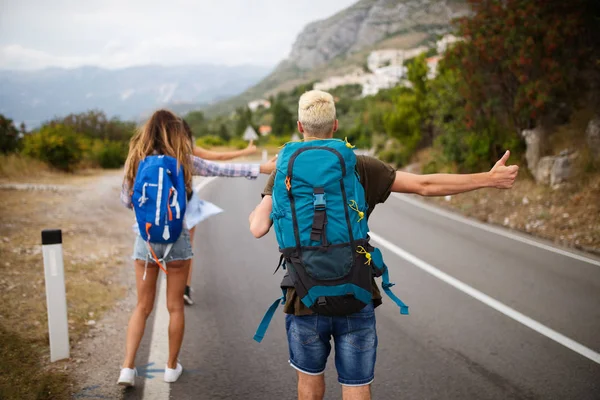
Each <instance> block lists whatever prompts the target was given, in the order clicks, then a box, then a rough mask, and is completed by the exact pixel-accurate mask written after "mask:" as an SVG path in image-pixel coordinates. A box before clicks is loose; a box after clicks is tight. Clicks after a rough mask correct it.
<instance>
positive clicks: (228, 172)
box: [117, 110, 274, 386]
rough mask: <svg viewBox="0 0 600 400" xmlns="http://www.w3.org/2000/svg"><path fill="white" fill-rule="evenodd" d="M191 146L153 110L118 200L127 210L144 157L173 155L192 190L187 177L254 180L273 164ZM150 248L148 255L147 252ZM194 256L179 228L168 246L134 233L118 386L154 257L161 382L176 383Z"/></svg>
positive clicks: (138, 335) (128, 365)
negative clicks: (163, 337)
mask: <svg viewBox="0 0 600 400" xmlns="http://www.w3.org/2000/svg"><path fill="white" fill-rule="evenodd" d="M192 152H193V144H192V138H191V136H190V133H189V130H188V129H186V127H185V125H184V122H183V120H182V119H181V118H179V117H177V116H176V115H175V114H173V113H172V112H170V111H167V110H159V111H156V112H155V113H154V114H153V115H152V116H151V117H150V119H149V120H148V121H147V122H146V123H145V124H144V125H143V126H142V127H141V128H140V129H139V130H138V131H137V132H136V134H135V135H134V136H133V138H132V139H131V142H130V145H129V154H128V156H127V161H126V163H125V179H124V182H123V189H122V192H121V200H122V202H123V203H124V205H125V206H126V207H128V208H133V207H132V202H131V195H132V192H131V188H133V185H134V183H135V178H136V173H137V169H138V165H139V163H140V162H141V161H142V160H143V159H144V158H145V157H147V156H149V155H154V154H157V155H167V156H171V157H174V158H176V159H177V161H178V162H179V164H180V165H181V166H182V167H183V173H184V179H185V188H186V192H187V195H188V198H189V196H190V195H191V194H192V176H193V175H203V176H230V177H246V178H249V179H255V178H256V177H257V176H258V175H259V173H265V174H270V173H271V171H272V170H273V169H274V162H273V161H269V162H267V163H265V164H261V165H258V164H235V165H231V164H230V165H227V164H223V165H221V164H216V163H212V162H209V161H205V160H203V159H201V158H198V157H195V156H194V155H193V153H192ZM149 247H151V248H152V250H153V253H152V256H151V255H150V254H149V253H150V252H151V250H150V249H149ZM192 257H193V253H192V246H191V241H190V233H189V231H188V230H187V229H185V228H184V230H183V232H182V233H181V235H180V236H179V238H178V239H177V241H176V242H175V243H174V244H172V246H171V247H170V248H168V249H167V248H166V245H164V244H160V243H154V244H153V243H152V242H150V243H146V242H145V241H144V240H143V239H142V237H141V236H140V234H139V233H138V235H137V236H136V239H135V244H134V249H133V259H134V267H135V273H136V288H137V305H136V307H135V310H134V311H133V315H132V316H131V318H130V320H129V324H128V327H127V339H126V350H125V360H124V361H123V366H122V369H121V373H120V376H119V380H118V382H117V383H118V384H119V385H123V386H133V385H134V384H135V376H136V374H137V372H136V370H135V356H136V353H137V350H138V347H139V345H140V341H141V339H142V337H143V335H144V329H145V326H146V320H147V318H148V316H149V315H150V313H151V312H152V308H153V306H154V296H155V293H156V281H157V277H158V273H159V266H158V264H156V262H154V259H158V260H163V261H164V263H165V265H166V269H167V270H168V275H167V309H168V311H169V358H168V361H167V365H166V367H165V375H164V380H165V382H175V381H177V379H178V378H179V377H180V376H181V373H182V371H183V367H182V366H181V364H180V363H179V362H178V356H179V350H180V348H181V343H182V341H183V332H184V326H185V319H184V300H183V294H184V291H185V287H186V283H187V279H188V276H189V270H190V264H191V259H192Z"/></svg>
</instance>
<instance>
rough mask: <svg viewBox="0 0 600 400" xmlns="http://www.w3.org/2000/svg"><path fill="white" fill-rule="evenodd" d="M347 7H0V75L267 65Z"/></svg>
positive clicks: (234, 1) (333, 3) (24, 2)
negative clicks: (316, 23)
mask: <svg viewBox="0 0 600 400" xmlns="http://www.w3.org/2000/svg"><path fill="white" fill-rule="evenodd" d="M354 1H355V0H327V1H326V2H325V1H322V0H303V1H302V2H301V4H299V3H297V2H289V3H288V2H283V1H281V0H256V1H253V2H252V6H250V5H249V3H250V2H248V1H247V0H219V1H212V0H211V1H208V0H205V1H202V0H172V1H171V2H169V3H165V2H164V1H157V0H144V1H142V0H128V1H121V0H90V1H71V0H54V1H53V2H51V3H44V4H42V3H40V2H39V1H36V0H3V1H2V5H3V12H2V13H0V68H4V69H38V68H43V67H47V66H57V67H66V68H72V67H77V66H82V65H94V66H100V67H105V68H123V67H128V66H133V65H144V64H161V65H181V64H199V63H211V64H226V65H234V64H260V65H269V66H270V65H274V64H276V63H277V62H279V61H280V60H282V59H283V58H285V56H287V54H289V51H290V48H291V45H292V43H293V41H294V39H295V38H296V35H297V34H298V33H299V32H300V30H301V29H302V28H303V27H304V26H305V25H306V24H308V23H309V22H311V21H313V20H315V19H321V18H325V17H327V16H329V15H331V14H333V13H334V12H336V11H338V10H340V9H342V8H344V7H346V6H348V5H350V4H351V3H353V2H354ZM50 4H51V5H50Z"/></svg>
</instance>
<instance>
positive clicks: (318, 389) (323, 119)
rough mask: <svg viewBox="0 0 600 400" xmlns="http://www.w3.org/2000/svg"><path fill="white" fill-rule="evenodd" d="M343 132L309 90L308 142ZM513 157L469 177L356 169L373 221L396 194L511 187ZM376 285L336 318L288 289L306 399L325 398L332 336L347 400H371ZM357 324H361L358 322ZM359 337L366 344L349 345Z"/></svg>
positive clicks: (301, 394) (256, 217) (261, 230)
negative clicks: (355, 308)
mask: <svg viewBox="0 0 600 400" xmlns="http://www.w3.org/2000/svg"><path fill="white" fill-rule="evenodd" d="M337 129H338V121H337V119H336V111H335V104H334V101H333V97H332V96H331V95H330V94H328V93H326V92H322V91H309V92H306V93H304V94H303V95H302V97H300V101H299V108H298V130H299V131H300V133H302V134H303V135H304V139H305V140H318V139H329V138H332V137H333V134H334V132H336V130H337ZM509 155H510V153H509V152H508V151H507V152H506V153H505V154H504V156H502V158H501V159H500V160H499V161H498V162H497V163H496V165H495V166H494V167H493V168H492V169H491V170H490V171H489V172H485V173H479V174H463V175H461V174H431V175H416V174H410V173H407V172H402V171H395V170H394V169H393V168H391V167H390V166H388V165H386V164H384V163H383V162H381V161H379V160H377V159H375V158H372V157H366V156H358V157H357V162H356V171H357V173H358V175H359V177H360V183H361V185H362V186H363V187H364V191H365V200H366V202H367V204H368V209H367V218H368V217H369V215H370V213H371V212H372V211H373V209H374V208H375V206H376V205H377V204H379V203H383V202H384V201H385V200H386V199H387V198H388V197H389V195H390V193H391V192H397V193H416V194H419V195H422V196H444V195H451V194H457V193H463V192H467V191H471V190H475V189H479V188H484V187H495V188H499V189H508V188H511V187H512V186H513V183H514V181H515V178H516V176H517V173H518V170H519V168H518V167H517V166H515V165H512V166H506V165H505V164H506V161H507V159H508V157H509ZM323 173H326V171H323ZM274 180H275V175H274V174H271V177H270V179H269V181H268V183H267V185H266V187H265V189H264V192H263V199H262V201H261V202H260V204H259V205H258V206H257V207H256V209H255V210H254V211H253V212H252V213H251V214H250V217H249V222H250V231H251V232H252V234H253V235H254V236H255V237H257V238H260V237H262V236H264V235H266V234H267V233H268V232H269V230H270V228H271V226H272V224H273V221H272V220H271V211H272V205H273V200H272V193H273V183H274ZM372 285H373V296H372V304H369V305H367V306H366V307H364V309H363V310H361V311H359V312H358V313H356V314H352V315H350V316H334V317H326V316H323V315H318V314H315V313H314V312H313V311H312V310H311V309H309V308H307V307H306V306H305V305H304V304H303V303H302V302H301V301H300V299H299V296H298V295H297V294H296V290H295V289H294V288H288V289H287V293H286V301H285V307H284V312H285V313H286V314H287V315H286V329H287V336H288V346H289V353H290V359H289V363H290V365H291V366H292V367H294V368H295V369H296V370H297V374H298V398H299V399H300V400H305V399H306V400H308V399H311V400H312V399H323V396H324V395H325V379H324V375H323V373H324V370H325V364H326V362H327V358H328V356H329V353H330V350H331V344H330V341H329V337H330V336H333V337H334V338H335V341H334V343H335V346H336V368H337V371H338V381H339V382H340V383H341V384H342V385H343V386H342V395H343V399H344V400H368V399H370V398H371V388H370V387H371V383H372V381H373V379H374V370H375V358H376V357H375V356H376V348H377V334H376V329H375V314H374V311H373V309H374V307H377V306H379V305H380V304H381V303H382V300H381V294H380V291H379V288H378V287H377V285H376V283H375V280H374V279H373V282H372ZM353 317H357V318H353ZM357 320H358V321H360V324H356V323H354V322H355V321H357ZM346 321H348V322H346ZM350 321H352V322H353V323H350ZM357 339H358V340H359V341H360V343H361V346H355V345H350V346H345V345H344V344H345V343H348V342H352V341H356V340H357Z"/></svg>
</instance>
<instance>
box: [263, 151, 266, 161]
mask: <svg viewBox="0 0 600 400" xmlns="http://www.w3.org/2000/svg"><path fill="white" fill-rule="evenodd" d="M262 160H263V162H266V161H267V150H263V151H262Z"/></svg>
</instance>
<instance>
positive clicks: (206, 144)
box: [196, 135, 226, 149]
mask: <svg viewBox="0 0 600 400" xmlns="http://www.w3.org/2000/svg"><path fill="white" fill-rule="evenodd" d="M225 144H226V143H225V141H224V140H223V139H221V138H220V137H219V136H215V135H206V136H202V137H201V138H198V139H196V145H198V146H200V147H203V148H206V149H209V148H211V147H216V146H224V145H225Z"/></svg>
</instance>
